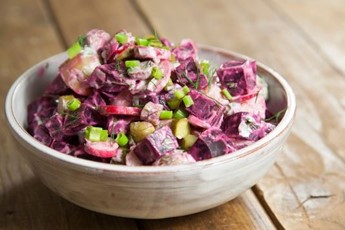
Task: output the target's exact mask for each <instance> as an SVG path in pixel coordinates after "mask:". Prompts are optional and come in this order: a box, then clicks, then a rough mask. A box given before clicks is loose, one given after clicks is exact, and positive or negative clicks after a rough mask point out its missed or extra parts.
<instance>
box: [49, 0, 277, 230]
mask: <svg viewBox="0 0 345 230" xmlns="http://www.w3.org/2000/svg"><path fill="white" fill-rule="evenodd" d="M76 2H79V1H76ZM81 2H83V3H84V2H85V1H81V0H80V2H79V3H81ZM119 2H121V1H119ZM79 3H74V4H76V5H79ZM84 4H85V5H88V3H84ZM90 4H91V2H90ZM112 4H114V5H112ZM51 5H52V9H53V10H54V12H55V16H56V20H57V21H58V23H59V25H60V28H61V31H62V33H63V34H64V36H65V37H67V40H68V42H69V43H70V42H72V41H73V40H74V39H75V36H77V35H78V34H80V33H85V32H86V31H87V30H88V29H91V28H93V27H95V26H96V27H99V28H102V29H104V30H106V31H108V32H110V33H113V32H116V30H118V29H121V28H125V29H127V30H128V31H131V32H132V33H133V34H136V35H137V34H139V35H140V34H143V35H144V34H147V33H150V32H151V31H150V25H145V24H143V23H144V21H145V20H143V19H142V18H137V17H138V16H136V13H135V12H134V10H133V9H131V8H129V9H127V8H126V9H123V7H126V6H127V5H126V4H124V2H122V4H120V3H118V2H117V1H113V2H110V1H109V2H103V4H97V5H93V7H92V8H88V7H85V8H82V13H81V14H82V15H93V14H95V12H102V17H103V18H111V17H116V15H117V11H118V10H120V9H121V11H125V12H129V13H130V14H131V20H121V17H120V18H119V20H120V21H117V20H114V21H109V22H105V23H104V22H103V20H102V19H101V18H97V17H93V16H90V17H82V18H83V20H82V22H81V21H77V19H75V18H74V16H71V12H69V11H68V10H67V11H66V9H65V7H63V6H61V4H60V1H58V0H51ZM167 5H169V6H170V7H171V4H167ZM105 8H112V9H113V11H114V12H112V11H109V10H108V9H105ZM152 9H155V10H154V11H151V12H155V13H154V14H156V11H159V10H158V9H156V7H154V8H152ZM120 22H121V24H120ZM76 23H78V26H80V29H78V27H76ZM79 23H81V25H79ZM75 28H77V29H75ZM76 30H78V32H76ZM158 32H160V28H159V30H158ZM251 194H252V193H251V192H248V193H245V194H244V195H242V196H241V197H240V198H239V199H238V200H237V201H234V202H231V203H229V204H226V205H225V206H222V207H221V208H218V209H216V210H215V211H211V213H213V214H212V215H213V218H211V222H212V223H213V224H216V223H217V222H218V217H217V215H216V214H219V213H220V212H223V211H226V212H227V213H231V215H224V216H223V218H224V225H225V226H226V225H234V226H235V225H236V226H242V225H243V226H244V227H247V228H248V229H250V228H254V227H255V228H262V229H267V228H273V225H272V223H271V222H270V220H269V219H268V218H267V216H266V215H265V213H264V212H263V211H262V207H261V205H260V204H259V202H258V201H257V200H256V199H255V198H253V197H252V195H251ZM237 209H240V210H242V212H237V211H234V210H237ZM244 212H245V214H244ZM207 213H208V212H207ZM205 215H206V214H201V216H199V215H196V217H193V215H192V216H189V217H181V218H179V220H180V227H182V228H186V227H192V226H197V227H198V228H199V229H203V228H207V226H209V223H207V222H200V223H195V222H198V220H200V219H201V218H203V216H205ZM191 217H192V218H195V221H187V220H188V219H190V218H191ZM171 220H173V221H172V222H175V219H174V218H173V219H171ZM230 220H231V221H230ZM234 220H236V221H235V222H234ZM257 222H258V224H257ZM140 223H141V225H140V226H142V227H146V228H147V227H149V228H150V229H151V227H152V228H154V227H155V228H156V229H159V227H162V226H170V222H162V226H160V223H161V221H159V220H158V221H152V222H151V221H145V220H142V221H140ZM171 224H172V223H171ZM175 226H177V225H175Z"/></svg>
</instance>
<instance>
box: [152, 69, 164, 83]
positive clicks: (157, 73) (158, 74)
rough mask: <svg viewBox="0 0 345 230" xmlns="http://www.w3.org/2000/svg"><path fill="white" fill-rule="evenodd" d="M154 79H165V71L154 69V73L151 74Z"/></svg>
mask: <svg viewBox="0 0 345 230" xmlns="http://www.w3.org/2000/svg"><path fill="white" fill-rule="evenodd" d="M151 75H152V77H154V78H155V79H157V80H159V79H161V78H162V77H163V75H164V74H163V71H162V70H161V69H160V68H158V67H157V66H155V67H153V68H152V72H151Z"/></svg>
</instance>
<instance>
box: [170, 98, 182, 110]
mask: <svg viewBox="0 0 345 230" xmlns="http://www.w3.org/2000/svg"><path fill="white" fill-rule="evenodd" d="M167 103H168V105H169V107H170V109H177V108H178V107H179V106H180V103H181V100H179V99H177V98H173V99H170V100H169V101H167Z"/></svg>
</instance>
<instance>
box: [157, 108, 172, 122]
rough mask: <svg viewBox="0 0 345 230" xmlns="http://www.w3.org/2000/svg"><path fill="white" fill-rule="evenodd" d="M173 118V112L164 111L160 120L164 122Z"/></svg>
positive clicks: (160, 114) (160, 115)
mask: <svg viewBox="0 0 345 230" xmlns="http://www.w3.org/2000/svg"><path fill="white" fill-rule="evenodd" d="M172 117H173V111H171V110H162V111H161V112H160V113H159V119H162V120H167V119H171V118H172Z"/></svg>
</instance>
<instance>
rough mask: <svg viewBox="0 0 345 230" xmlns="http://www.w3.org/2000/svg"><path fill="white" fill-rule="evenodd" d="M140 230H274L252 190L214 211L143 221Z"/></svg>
mask: <svg viewBox="0 0 345 230" xmlns="http://www.w3.org/2000/svg"><path fill="white" fill-rule="evenodd" d="M138 226H139V227H140V229H143V230H155V229H157V230H158V229H174V230H182V229H215V230H220V229H224V230H225V229H274V228H275V227H274V226H273V224H272V222H271V220H270V219H269V218H268V216H267V214H266V213H265V211H264V210H263V208H262V207H261V206H260V205H258V200H257V199H256V197H255V196H254V194H253V192H252V191H251V190H248V191H247V192H245V193H244V194H243V195H242V196H240V197H238V198H236V199H234V200H232V201H230V202H228V203H226V204H224V205H221V206H219V207H216V208H214V209H210V210H207V211H204V212H201V213H198V214H194V215H189V216H185V217H177V218H168V219H163V220H145V221H144V220H141V221H139V225H138Z"/></svg>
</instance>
